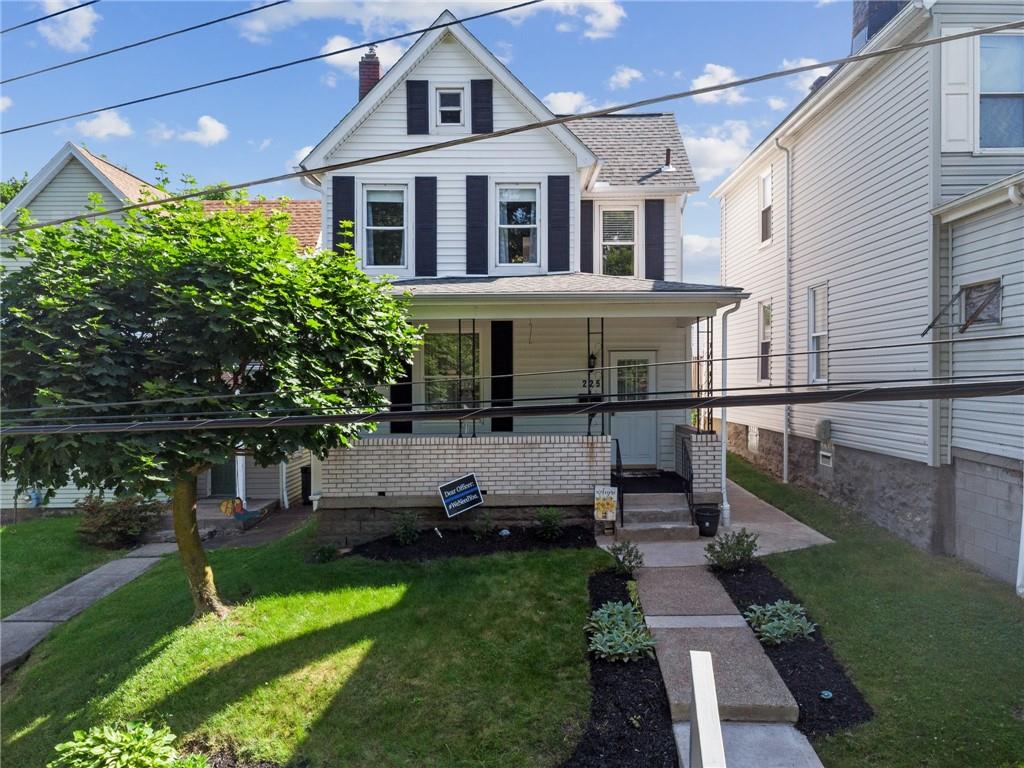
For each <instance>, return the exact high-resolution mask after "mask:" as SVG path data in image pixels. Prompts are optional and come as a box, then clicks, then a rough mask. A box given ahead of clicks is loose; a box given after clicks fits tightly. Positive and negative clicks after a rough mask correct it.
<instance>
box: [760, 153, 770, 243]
mask: <svg viewBox="0 0 1024 768" xmlns="http://www.w3.org/2000/svg"><path fill="white" fill-rule="evenodd" d="M757 197H758V207H759V208H760V209H761V242H762V243H767V242H768V241H769V240H771V239H772V172H771V170H769V171H768V172H767V173H764V174H762V175H761V179H760V182H759V187H758V195H757Z"/></svg>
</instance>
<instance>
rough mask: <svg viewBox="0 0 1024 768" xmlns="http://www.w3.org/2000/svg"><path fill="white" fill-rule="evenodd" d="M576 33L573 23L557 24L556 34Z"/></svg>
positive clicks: (563, 22)
mask: <svg viewBox="0 0 1024 768" xmlns="http://www.w3.org/2000/svg"><path fill="white" fill-rule="evenodd" d="M575 31H576V25H575V24H573V23H572V22H569V21H560V22H558V23H557V24H555V32H562V33H566V32H575Z"/></svg>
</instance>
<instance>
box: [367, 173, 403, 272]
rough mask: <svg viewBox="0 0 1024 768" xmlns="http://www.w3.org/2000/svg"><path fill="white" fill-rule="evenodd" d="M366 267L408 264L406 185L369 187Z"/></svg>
mask: <svg viewBox="0 0 1024 768" xmlns="http://www.w3.org/2000/svg"><path fill="white" fill-rule="evenodd" d="M365 195H366V216H365V217H364V221H365V224H364V225H363V242H364V249H365V260H366V266H368V267H404V266H405V259H406V255H405V250H406V248H405V187H400V186H382V187H366V190H365Z"/></svg>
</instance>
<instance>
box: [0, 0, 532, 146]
mask: <svg viewBox="0 0 1024 768" xmlns="http://www.w3.org/2000/svg"><path fill="white" fill-rule="evenodd" d="M540 2H543V0H525V2H521V3H517V4H515V5H508V6H505V7H504V8H495V9H493V10H490V11H483V12H482V13H477V14H474V15H472V16H465V17H463V18H462V19H454V20H452V21H445V22H442V23H440V24H434V25H432V26H429V27H423V28H421V29H413V30H410V31H408V32H402V33H400V34H397V35H389V36H388V37H381V38H378V39H376V40H370V41H369V42H365V43H359V44H358V45H350V46H349V47H347V48H338V49H337V50H333V51H328V52H327V53H318V54H316V55H315V56H305V57H303V58H301V59H294V60H292V61H286V62H284V63H282V64H274V65H272V66H269V67H262V68H261V69H254V70H252V71H250V72H242V73H240V74H237V75H230V76H229V77H221V78H218V79H216V80H207V81H206V82H205V83H197V84H196V85H188V86H185V87H184V88H174V89H173V90H170V91H164V92H162V93H155V94H153V95H151V96H142V97H140V98H138V99H129V100H128V101H121V102H118V103H117V104H110V105H108V106H106V107H97V108H95V109H87V110H85V111H84V112H75V113H74V114H71V115H64V116H62V117H53V118H50V119H49V120H40V121H39V122H38V123H30V124H28V125H19V126H17V127H16V128H8V129H7V130H5V131H0V135H3V134H6V133H15V132H16V131H27V130H28V129H29V128H39V127H41V126H44V125H52V124H53V123H61V122H64V121H65V120H74V119H75V118H76V117H85V116H86V115H93V114H96V113H97V112H106V111H107V110H110V109H121V108H122V107H130V106H133V105H135V104H144V103H145V102H147V101H155V100H156V99H164V98H167V97H168V96H177V95H178V94H181V93H190V92H191V91H198V90H200V89H202V88H209V87H211V86H214V85H223V84H224V83H231V82H234V81H236V80H244V79H245V78H247V77H255V76H256V75H265V74H267V73H268V72H276V71H278V70H281V69H287V68H288V67H294V66H297V65H299V64H307V63H309V62H311V61H319V60H320V59H326V58H330V57H331V56H337V55H338V54H339V53H351V52H352V51H358V50H360V49H362V48H369V47H371V46H375V45H381V44H382V43H389V42H391V41H392V40H401V39H402V38H403V37H410V36H412V35H420V34H423V33H424V32H429V31H430V30H432V29H444V28H445V27H451V26H453V25H455V24H462V23H463V22H466V21H473V20H475V19H482V18H484V17H486V16H495V15H497V14H500V13H508V12H509V11H516V10H519V9H520V8H526V7H527V6H530V5H536V4H537V3H540Z"/></svg>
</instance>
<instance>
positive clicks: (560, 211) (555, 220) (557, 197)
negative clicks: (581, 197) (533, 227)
mask: <svg viewBox="0 0 1024 768" xmlns="http://www.w3.org/2000/svg"><path fill="white" fill-rule="evenodd" d="M568 271H569V177H568V176H548V272H568Z"/></svg>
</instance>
